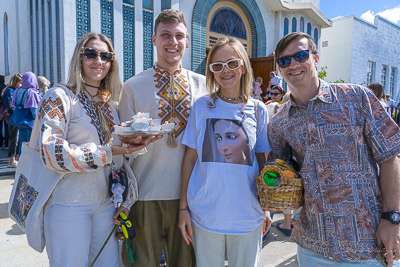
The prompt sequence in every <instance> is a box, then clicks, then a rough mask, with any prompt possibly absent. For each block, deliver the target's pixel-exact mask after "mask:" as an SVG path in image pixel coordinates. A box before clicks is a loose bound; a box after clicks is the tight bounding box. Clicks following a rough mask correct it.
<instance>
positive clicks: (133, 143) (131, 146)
mask: <svg viewBox="0 0 400 267" xmlns="http://www.w3.org/2000/svg"><path fill="white" fill-rule="evenodd" d="M117 137H118V139H119V140H120V141H121V142H122V143H124V144H127V145H128V147H122V146H118V145H113V146H111V151H112V154H113V156H115V155H121V154H131V153H132V152H135V151H138V150H140V149H142V148H145V147H146V146H148V145H149V144H150V143H153V142H155V141H157V140H159V139H161V138H163V137H164V136H163V135H157V136H155V135H150V136H147V137H143V136H142V135H138V136H135V137H127V136H122V135H117Z"/></svg>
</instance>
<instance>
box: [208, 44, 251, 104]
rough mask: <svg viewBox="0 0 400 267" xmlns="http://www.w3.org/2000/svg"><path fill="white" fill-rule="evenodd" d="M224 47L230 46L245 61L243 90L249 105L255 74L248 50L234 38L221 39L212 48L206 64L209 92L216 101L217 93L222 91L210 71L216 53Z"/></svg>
mask: <svg viewBox="0 0 400 267" xmlns="http://www.w3.org/2000/svg"><path fill="white" fill-rule="evenodd" d="M224 46H230V47H231V48H232V49H233V50H234V51H235V52H236V53H237V54H238V56H239V58H240V59H242V61H243V67H244V69H245V73H244V74H243V75H242V77H241V78H240V79H241V83H242V85H243V87H242V90H243V93H244V96H245V99H244V102H245V103H247V100H248V98H249V97H250V95H251V89H252V84H253V72H252V70H251V65H250V60H249V56H248V55H247V52H246V49H245V48H244V46H243V44H242V43H241V42H240V41H239V40H238V39H236V38H234V37H221V38H219V39H218V41H217V42H216V43H215V44H214V46H213V47H212V48H211V50H210V52H209V54H208V57H207V63H206V83H207V90H208V93H209V95H210V98H212V99H213V100H214V101H215V100H216V99H217V95H216V92H217V91H219V90H220V89H221V86H220V85H219V84H218V83H217V81H216V80H215V77H214V74H213V73H212V72H211V71H210V68H209V66H210V64H211V63H212V62H211V60H212V58H213V56H214V54H215V52H216V51H217V50H218V49H219V48H221V47H224Z"/></svg>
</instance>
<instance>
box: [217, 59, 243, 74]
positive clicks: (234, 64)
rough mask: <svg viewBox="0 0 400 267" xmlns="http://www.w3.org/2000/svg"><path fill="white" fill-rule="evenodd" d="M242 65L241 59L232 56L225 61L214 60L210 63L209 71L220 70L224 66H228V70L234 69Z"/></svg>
mask: <svg viewBox="0 0 400 267" xmlns="http://www.w3.org/2000/svg"><path fill="white" fill-rule="evenodd" d="M242 65H243V61H242V59H240V58H234V59H230V60H228V61H227V62H225V63H222V62H215V63H211V64H210V71H211V72H214V73H215V72H222V71H223V70H224V68H225V66H226V67H227V68H228V70H236V69H238V68H239V67H240V66H242Z"/></svg>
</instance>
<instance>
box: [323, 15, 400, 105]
mask: <svg viewBox="0 0 400 267" xmlns="http://www.w3.org/2000/svg"><path fill="white" fill-rule="evenodd" d="M322 32H323V38H322V42H324V41H328V46H327V47H322V48H321V51H322V53H323V56H322V57H321V60H320V66H328V69H327V72H328V77H327V78H326V80H327V81H329V82H333V81H336V80H338V79H343V80H345V82H351V83H357V84H363V85H367V67H368V61H371V62H375V70H374V73H373V77H372V80H373V81H374V82H381V71H382V66H383V65H385V66H387V68H388V71H387V73H386V86H385V91H386V93H389V87H390V81H389V80H390V73H391V70H392V68H394V69H395V70H396V75H395V81H394V94H393V95H392V98H393V99H395V100H398V99H399V98H400V93H399V89H400V79H399V76H400V75H399V70H400V26H399V25H397V24H394V23H392V22H390V21H388V20H386V19H384V18H381V17H379V16H377V17H375V22H374V24H371V23H369V22H367V21H364V20H362V19H360V18H357V17H354V16H350V17H346V18H341V19H338V20H334V21H333V23H332V27H331V28H326V29H323V30H322Z"/></svg>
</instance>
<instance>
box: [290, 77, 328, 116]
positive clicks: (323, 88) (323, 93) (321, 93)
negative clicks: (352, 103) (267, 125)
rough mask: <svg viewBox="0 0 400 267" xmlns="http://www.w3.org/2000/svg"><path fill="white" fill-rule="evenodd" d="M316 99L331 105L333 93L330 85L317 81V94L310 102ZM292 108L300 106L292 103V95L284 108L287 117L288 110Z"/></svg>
mask: <svg viewBox="0 0 400 267" xmlns="http://www.w3.org/2000/svg"><path fill="white" fill-rule="evenodd" d="M316 99H319V100H321V101H322V102H325V103H333V93H332V90H331V85H330V84H329V83H327V82H325V81H324V80H321V79H319V89H318V93H317V94H316V95H315V96H314V97H313V98H312V99H311V100H310V102H311V101H315V100H316ZM292 106H294V107H301V106H300V105H297V104H296V103H295V102H294V101H293V97H292V95H290V97H289V100H288V104H287V108H286V112H287V115H289V110H290V108H291V107H292Z"/></svg>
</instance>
